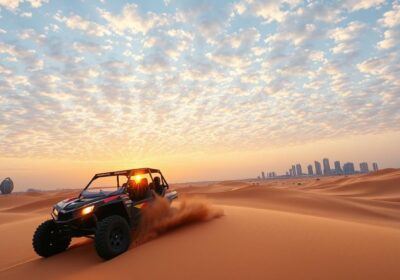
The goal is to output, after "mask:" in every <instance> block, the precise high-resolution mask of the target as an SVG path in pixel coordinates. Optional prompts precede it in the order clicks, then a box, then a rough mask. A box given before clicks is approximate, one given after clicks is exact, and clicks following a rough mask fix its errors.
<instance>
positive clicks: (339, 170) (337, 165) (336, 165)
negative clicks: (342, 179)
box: [335, 160, 343, 175]
mask: <svg viewBox="0 0 400 280" xmlns="http://www.w3.org/2000/svg"><path fill="white" fill-rule="evenodd" d="M335 173H336V174H338V175H341V174H343V170H342V167H341V166H340V161H338V160H337V161H335Z"/></svg>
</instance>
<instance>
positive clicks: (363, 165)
mask: <svg viewBox="0 0 400 280" xmlns="http://www.w3.org/2000/svg"><path fill="white" fill-rule="evenodd" d="M360 171H361V173H368V172H369V168H368V163H366V162H361V163H360Z"/></svg>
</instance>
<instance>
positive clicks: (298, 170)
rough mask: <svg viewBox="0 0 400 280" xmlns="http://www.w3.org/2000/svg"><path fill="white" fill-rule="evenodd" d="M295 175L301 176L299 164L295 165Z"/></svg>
mask: <svg viewBox="0 0 400 280" xmlns="http://www.w3.org/2000/svg"><path fill="white" fill-rule="evenodd" d="M296 174H297V176H301V175H303V170H302V169H301V164H300V163H298V164H296Z"/></svg>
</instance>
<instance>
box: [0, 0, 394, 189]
mask: <svg viewBox="0 0 400 280" xmlns="http://www.w3.org/2000/svg"><path fill="white" fill-rule="evenodd" d="M399 43H400V2H399V1H385V0H360V1H358V0H346V1H305V2H303V1H298V0H287V1H255V0H254V1H252V0H238V1H200V0H196V1H185V0H181V1H174V0H164V1H145V0H144V1H132V2H125V1H116V0H113V1H111V0H100V1H89V0H86V1H83V0H82V1H71V0H64V1H60V0H58V1H55V0H0V108H1V111H0V167H1V171H0V174H1V175H2V176H3V175H4V176H6V175H9V174H11V175H14V177H17V178H18V180H20V181H21V182H22V183H21V184H22V185H24V186H27V184H28V183H27V182H28V180H27V179H26V178H27V177H30V178H34V180H33V181H29V182H30V184H31V185H34V186H36V185H38V184H42V183H43V182H45V181H46V180H44V179H43V176H44V174H45V171H44V170H45V169H47V170H58V171H59V170H67V171H65V172H66V174H68V177H72V176H74V175H73V174H74V172H76V170H84V172H83V171H82V172H83V173H82V174H81V175H80V176H81V178H86V177H87V174H89V173H94V172H97V171H104V169H107V168H112V169H119V168H126V167H131V166H133V167H134V166H138V165H143V164H146V165H153V166H155V167H161V168H163V169H164V170H166V172H167V174H168V172H169V173H170V177H171V180H175V181H185V180H200V179H206V178H220V179H223V178H230V177H235V178H240V177H250V176H256V175H257V174H256V173H258V172H259V171H260V170H264V169H268V170H275V171H278V172H283V171H285V169H286V168H288V167H289V164H291V163H292V162H293V161H297V162H301V163H303V164H305V163H306V161H308V160H312V159H313V158H316V159H318V158H319V157H321V158H322V157H323V156H331V157H337V158H339V159H341V160H354V161H356V160H363V159H365V160H370V161H375V160H377V161H378V162H379V163H380V165H381V166H390V165H398V166H400V161H399V160H398V159H399V158H400V151H399V150H400V149H399V148H398V147H399V145H398V143H400V134H399V131H400V50H399ZM288 151H290V153H289V152H288ZM369 153H371V154H369ZM372 155H373V156H372ZM312 157H313V158H312ZM393 158H396V159H393ZM332 160H333V158H332ZM35 168H36V169H35ZM57 168H58V169H57ZM99 169H100V170H99ZM24 170H25V171H24ZM32 170H35V174H32V172H33V171H32ZM29 172H31V173H29ZM68 172H69V173H68ZM37 174H41V175H40V176H39V175H37ZM35 176H36V177H35ZM78 177H79V176H78ZM39 178H41V179H39ZM63 181H64V182H68V184H67V183H64V184H63V183H54V182H55V181H53V182H52V184H55V185H57V186H65V185H69V184H72V182H73V183H76V182H77V181H68V179H67V178H64V179H63ZM79 182H80V181H79Z"/></svg>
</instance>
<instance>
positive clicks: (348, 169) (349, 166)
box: [343, 162, 355, 175]
mask: <svg viewBox="0 0 400 280" xmlns="http://www.w3.org/2000/svg"><path fill="white" fill-rule="evenodd" d="M343 172H344V174H346V175H350V174H354V173H355V170H354V164H353V163H352V162H346V163H345V164H343Z"/></svg>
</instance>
